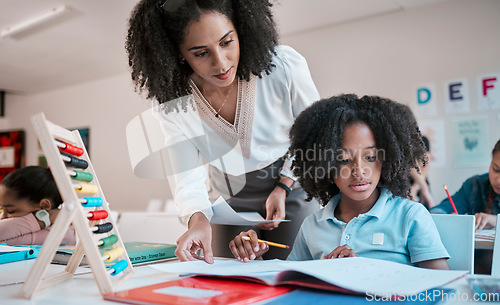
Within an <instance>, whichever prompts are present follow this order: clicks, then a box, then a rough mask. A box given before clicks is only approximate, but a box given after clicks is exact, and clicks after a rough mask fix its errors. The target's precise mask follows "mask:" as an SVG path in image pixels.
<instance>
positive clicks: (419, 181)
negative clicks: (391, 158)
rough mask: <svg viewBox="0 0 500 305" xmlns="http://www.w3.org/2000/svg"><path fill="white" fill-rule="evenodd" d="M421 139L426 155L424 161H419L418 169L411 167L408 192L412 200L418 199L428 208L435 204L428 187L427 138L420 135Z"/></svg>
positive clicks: (428, 152) (428, 160)
mask: <svg viewBox="0 0 500 305" xmlns="http://www.w3.org/2000/svg"><path fill="white" fill-rule="evenodd" d="M422 141H423V142H424V145H425V150H426V151H427V153H426V155H427V157H426V161H425V162H420V163H419V165H418V167H419V169H420V171H419V170H417V169H416V168H413V169H412V170H411V178H410V183H411V190H410V194H411V198H412V200H415V201H417V199H418V202H420V203H422V204H423V205H425V206H426V207H427V208H428V209H430V208H432V207H434V206H435V205H436V203H435V202H434V199H433V198H432V194H431V190H430V188H429V162H430V159H431V153H430V143H429V139H428V138H427V137H426V136H422Z"/></svg>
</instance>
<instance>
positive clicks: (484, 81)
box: [476, 73, 500, 110]
mask: <svg viewBox="0 0 500 305" xmlns="http://www.w3.org/2000/svg"><path fill="white" fill-rule="evenodd" d="M476 83H477V103H478V108H479V110H490V109H500V73H491V74H484V75H479V76H478V77H477V78H476Z"/></svg>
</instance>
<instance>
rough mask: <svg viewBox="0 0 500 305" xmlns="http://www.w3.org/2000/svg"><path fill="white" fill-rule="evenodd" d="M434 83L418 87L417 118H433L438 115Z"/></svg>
mask: <svg viewBox="0 0 500 305" xmlns="http://www.w3.org/2000/svg"><path fill="white" fill-rule="evenodd" d="M435 88H436V85H435V84H433V83H428V84H421V85H420V86H416V109H417V116H425V117H428V116H433V115H436V114H437V107H436V98H435V94H434V93H435V92H436V90H435Z"/></svg>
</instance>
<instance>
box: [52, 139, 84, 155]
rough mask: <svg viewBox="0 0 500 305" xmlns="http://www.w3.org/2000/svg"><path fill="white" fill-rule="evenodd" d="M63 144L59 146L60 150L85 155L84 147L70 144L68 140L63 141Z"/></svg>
mask: <svg viewBox="0 0 500 305" xmlns="http://www.w3.org/2000/svg"><path fill="white" fill-rule="evenodd" d="M61 143H62V144H63V145H62V146H59V145H58V146H59V150H60V151H61V152H64V153H67V154H70V155H75V156H81V155H83V148H80V147H77V146H74V145H71V144H68V143H66V142H61Z"/></svg>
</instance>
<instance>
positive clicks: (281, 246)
mask: <svg viewBox="0 0 500 305" xmlns="http://www.w3.org/2000/svg"><path fill="white" fill-rule="evenodd" d="M242 238H243V239H244V240H251V239H250V237H248V236H243V237H242ZM257 241H258V242H259V243H266V244H268V245H269V246H273V247H278V248H283V249H289V248H290V246H287V245H283V244H278V243H273V242H272V241H266V240H262V239H257Z"/></svg>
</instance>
